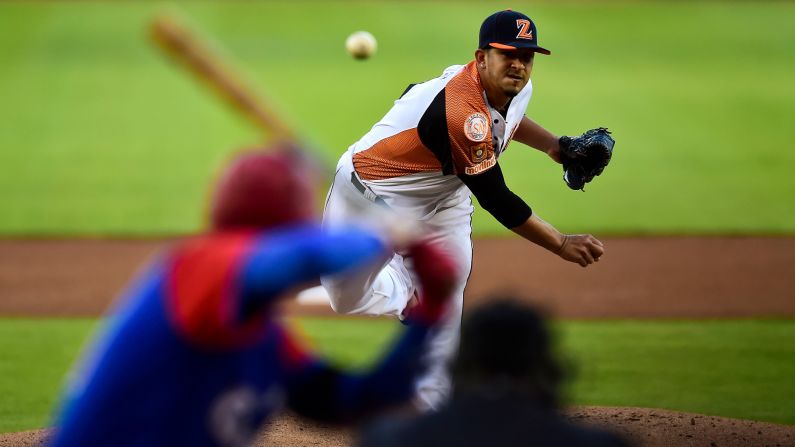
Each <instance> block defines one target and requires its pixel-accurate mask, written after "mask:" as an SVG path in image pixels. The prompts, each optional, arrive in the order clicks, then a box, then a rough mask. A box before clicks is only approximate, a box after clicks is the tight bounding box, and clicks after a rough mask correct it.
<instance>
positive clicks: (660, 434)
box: [0, 407, 795, 447]
mask: <svg viewBox="0 0 795 447" xmlns="http://www.w3.org/2000/svg"><path fill="white" fill-rule="evenodd" d="M567 417H568V418H569V419H570V420H572V421H573V422H574V423H577V424H584V425H594V426H600V427H604V428H606V429H608V430H613V431H615V432H617V433H619V434H621V435H623V436H625V437H626V438H628V439H630V440H631V441H633V442H634V443H635V445H637V446H641V447H670V446H705V447H713V446H718V447H732V446H736V447H740V446H777V447H784V446H788V447H791V446H795V427H792V426H786V425H777V424H768V423H764V422H753V421H744V420H739V419H729V418H721V417H715V416H704V415H700V414H690V413H677V412H673V411H665V410H654V409H648V408H625V407H618V408H613V407H575V408H572V409H570V410H569V411H568V412H567ZM47 433H48V430H32V431H25V432H20V433H7V434H4V435H0V447H12V446H13V447H34V446H36V447H38V446H43V445H44V441H45V440H46V436H47ZM353 439H354V438H353V434H352V432H351V431H350V430H342V429H339V428H335V427H329V426H323V425H318V424H312V423H309V422H306V421H304V420H301V419H297V418H295V417H292V416H285V417H282V418H280V419H277V420H276V421H274V422H272V423H271V424H270V426H269V427H268V428H267V429H266V430H264V431H263V433H262V435H261V436H260V437H259V438H258V439H257V442H256V443H254V446H256V447H266V446H281V447H307V446H316V447H346V446H349V445H351V443H352V442H353ZM440 447H441V446H440Z"/></svg>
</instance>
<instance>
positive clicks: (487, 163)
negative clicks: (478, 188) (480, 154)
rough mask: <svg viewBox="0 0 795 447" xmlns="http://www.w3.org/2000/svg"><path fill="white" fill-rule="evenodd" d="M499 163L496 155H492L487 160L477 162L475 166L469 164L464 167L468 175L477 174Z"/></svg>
mask: <svg viewBox="0 0 795 447" xmlns="http://www.w3.org/2000/svg"><path fill="white" fill-rule="evenodd" d="M496 164H497V159H496V158H494V157H490V158H488V159H487V160H483V161H481V162H480V163H478V164H476V165H475V166H467V167H466V168H465V169H464V172H465V173H466V174H467V175H475V174H480V173H481V172H483V171H485V170H488V169H489V168H492V167H494V165H496Z"/></svg>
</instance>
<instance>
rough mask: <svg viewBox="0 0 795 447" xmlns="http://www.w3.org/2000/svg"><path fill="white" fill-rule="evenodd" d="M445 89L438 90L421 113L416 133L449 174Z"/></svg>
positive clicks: (449, 147) (450, 172) (443, 171)
mask: <svg viewBox="0 0 795 447" xmlns="http://www.w3.org/2000/svg"><path fill="white" fill-rule="evenodd" d="M444 96H445V89H442V90H441V91H439V93H438V94H437V95H436V97H435V98H433V101H431V104H430V105H429V106H428V108H427V109H426V110H425V113H423V114H422V117H421V118H420V122H419V123H418V124H417V133H418V134H419V136H420V141H422V144H423V145H425V147H427V148H428V149H430V150H431V152H433V155H435V156H436V159H437V160H439V164H441V165H442V173H443V174H444V175H450V174H452V173H453V155H452V148H451V146H450V136H449V134H448V132H447V112H446V102H445V98H444Z"/></svg>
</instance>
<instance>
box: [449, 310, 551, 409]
mask: <svg viewBox="0 0 795 447" xmlns="http://www.w3.org/2000/svg"><path fill="white" fill-rule="evenodd" d="M452 373H453V383H454V387H455V390H456V393H459V392H464V393H465V392H478V393H489V394H510V395H516V396H519V395H522V396H525V397H528V398H530V399H532V400H534V401H535V402H536V403H537V404H539V405H542V406H548V407H556V406H558V405H559V404H560V402H559V401H560V399H561V397H560V388H561V384H562V381H563V379H564V377H565V374H564V369H563V366H562V363H561V362H560V360H558V358H557V356H556V355H555V351H554V346H553V340H552V336H551V333H550V331H549V330H548V328H547V325H546V322H545V319H544V318H543V316H542V315H541V314H540V313H539V312H538V311H536V310H535V309H533V308H532V307H529V306H527V305H525V304H522V303H520V302H519V300H518V299H516V298H513V297H493V298H490V299H489V300H488V304H485V305H483V306H481V307H479V308H477V309H475V310H473V311H471V312H470V313H469V314H468V315H467V316H466V318H465V319H464V322H463V325H462V328H461V344H460V347H459V352H458V356H457V358H456V359H455V361H454V362H453V366H452Z"/></svg>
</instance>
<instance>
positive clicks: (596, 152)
mask: <svg viewBox="0 0 795 447" xmlns="http://www.w3.org/2000/svg"><path fill="white" fill-rule="evenodd" d="M559 142H560V161H561V163H562V164H563V181H565V182H566V184H567V185H569V188H571V189H580V190H583V191H584V190H585V184H586V183H588V182H590V181H591V180H593V178H594V177H596V176H597V175H599V174H601V173H602V171H604V169H605V167H607V164H608V163H610V158H611V157H612V156H613V146H615V144H616V141H615V140H614V139H613V137H611V136H610V131H608V130H607V129H606V128H604V127H598V128H596V129H591V130H589V131H588V132H585V133H584V134H582V135H580V136H579V137H560V140H559Z"/></svg>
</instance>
